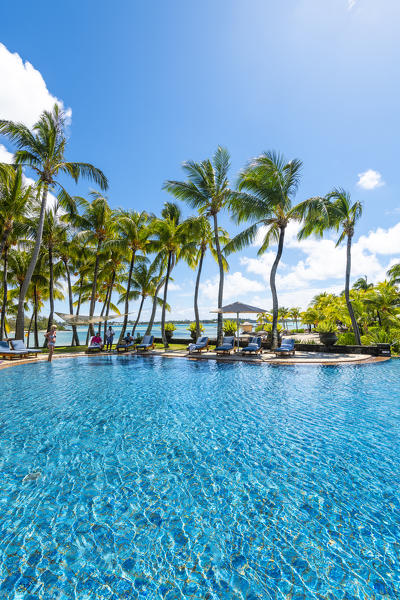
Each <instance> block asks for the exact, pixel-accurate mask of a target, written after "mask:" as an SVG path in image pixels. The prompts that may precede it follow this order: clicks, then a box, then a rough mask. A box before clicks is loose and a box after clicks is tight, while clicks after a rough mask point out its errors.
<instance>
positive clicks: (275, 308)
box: [269, 227, 285, 349]
mask: <svg viewBox="0 0 400 600" xmlns="http://www.w3.org/2000/svg"><path fill="white" fill-rule="evenodd" d="M284 239H285V227H281V228H280V232H279V242H278V251H277V253H276V257H275V260H274V264H273V265H272V269H271V274H270V277H269V284H270V287H271V295H272V344H271V348H272V349H274V348H277V347H278V342H279V339H278V308H279V307H278V294H277V293H276V285H275V278H276V271H277V269H278V264H279V261H280V259H281V256H282V250H283V241H284Z"/></svg>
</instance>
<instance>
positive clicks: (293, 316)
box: [289, 306, 301, 330]
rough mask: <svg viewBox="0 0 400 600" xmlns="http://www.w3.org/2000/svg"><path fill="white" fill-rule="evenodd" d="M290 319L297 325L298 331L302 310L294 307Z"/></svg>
mask: <svg viewBox="0 0 400 600" xmlns="http://www.w3.org/2000/svg"><path fill="white" fill-rule="evenodd" d="M289 314H290V318H291V319H293V321H294V322H295V323H296V330H297V329H298V325H297V321H298V320H299V319H300V314H301V310H300V308H299V307H298V306H294V307H293V308H291V309H290V311H289Z"/></svg>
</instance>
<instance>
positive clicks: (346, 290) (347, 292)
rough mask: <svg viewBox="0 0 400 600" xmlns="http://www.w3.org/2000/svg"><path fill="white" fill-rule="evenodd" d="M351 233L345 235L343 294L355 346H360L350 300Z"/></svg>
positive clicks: (358, 333)
mask: <svg viewBox="0 0 400 600" xmlns="http://www.w3.org/2000/svg"><path fill="white" fill-rule="evenodd" d="M352 237H353V236H352V235H348V236H347V253H346V285H345V288H344V296H345V298H346V304H347V310H348V311H349V315H350V319H351V325H352V327H353V331H354V337H355V338H356V344H357V346H361V339H360V331H359V329H358V325H357V321H356V317H355V315H354V310H353V305H352V304H351V300H350V272H351V240H352Z"/></svg>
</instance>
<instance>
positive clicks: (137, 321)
mask: <svg viewBox="0 0 400 600" xmlns="http://www.w3.org/2000/svg"><path fill="white" fill-rule="evenodd" d="M143 303H144V296H142V300H141V302H140V306H139V312H138V315H137V318H136V321H135V324H134V326H133V327H132V336H133V334H134V333H135V331H136V327H137V324H138V323H139V319H140V315H141V313H142V308H143Z"/></svg>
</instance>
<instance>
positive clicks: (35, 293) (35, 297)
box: [33, 285, 39, 348]
mask: <svg viewBox="0 0 400 600" xmlns="http://www.w3.org/2000/svg"><path fill="white" fill-rule="evenodd" d="M33 298H34V305H35V322H34V332H35V348H39V332H38V322H37V317H38V297H37V289H36V285H34V286H33Z"/></svg>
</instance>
